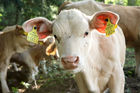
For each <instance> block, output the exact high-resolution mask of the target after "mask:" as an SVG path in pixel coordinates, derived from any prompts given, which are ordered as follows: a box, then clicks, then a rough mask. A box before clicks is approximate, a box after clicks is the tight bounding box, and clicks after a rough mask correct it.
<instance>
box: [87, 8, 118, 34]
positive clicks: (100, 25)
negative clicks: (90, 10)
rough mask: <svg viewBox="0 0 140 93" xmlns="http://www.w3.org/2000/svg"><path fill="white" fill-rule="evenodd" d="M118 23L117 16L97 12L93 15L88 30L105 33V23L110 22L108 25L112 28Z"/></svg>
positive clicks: (106, 12) (110, 13)
mask: <svg viewBox="0 0 140 93" xmlns="http://www.w3.org/2000/svg"><path fill="white" fill-rule="evenodd" d="M118 21H119V15H118V14H116V13H114V12H111V11H105V12H104V11H103V12H97V13H95V14H94V15H93V18H92V19H91V21H90V28H91V29H96V30H97V31H98V32H100V33H106V32H105V29H106V28H107V23H108V22H110V24H111V25H112V26H113V25H114V27H115V25H116V24H117V23H118Z"/></svg>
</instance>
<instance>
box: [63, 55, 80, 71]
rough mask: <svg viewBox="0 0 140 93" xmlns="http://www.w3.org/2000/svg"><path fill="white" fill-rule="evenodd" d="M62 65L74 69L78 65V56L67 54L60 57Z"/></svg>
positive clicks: (67, 68)
mask: <svg viewBox="0 0 140 93" xmlns="http://www.w3.org/2000/svg"><path fill="white" fill-rule="evenodd" d="M61 62H62V65H63V67H64V69H66V70H74V69H76V68H77V67H78V63H79V57H78V56H67V57H62V58H61Z"/></svg>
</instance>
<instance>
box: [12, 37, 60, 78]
mask: <svg viewBox="0 0 140 93" xmlns="http://www.w3.org/2000/svg"><path fill="white" fill-rule="evenodd" d="M52 46H53V47H52ZM48 47H51V48H50V51H49V53H52V52H54V55H52V56H56V57H57V56H58V55H56V54H57V53H56V52H57V50H56V49H55V48H56V45H55V40H54V38H53V37H50V38H48V39H47V40H46V41H45V42H44V44H43V45H36V46H35V47H33V48H30V49H28V50H26V51H25V52H23V53H16V54H14V55H13V56H12V58H11V62H16V63H18V64H22V65H23V64H24V65H26V66H27V67H28V68H29V72H30V74H29V75H30V76H29V81H36V80H35V76H36V75H37V74H38V67H39V66H41V68H42V71H43V73H44V74H47V71H46V60H47V61H50V60H51V59H52V56H50V55H46V48H48Z"/></svg>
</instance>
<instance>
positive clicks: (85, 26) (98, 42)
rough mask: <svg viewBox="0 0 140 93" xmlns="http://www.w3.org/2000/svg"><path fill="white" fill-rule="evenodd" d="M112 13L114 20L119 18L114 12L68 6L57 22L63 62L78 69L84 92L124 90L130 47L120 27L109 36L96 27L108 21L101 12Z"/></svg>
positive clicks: (77, 72)
mask: <svg viewBox="0 0 140 93" xmlns="http://www.w3.org/2000/svg"><path fill="white" fill-rule="evenodd" d="M110 15H111V16H113V17H110V20H111V22H113V20H118V19H119V16H118V15H117V14H115V13H112V12H99V13H96V14H94V15H93V16H87V15H85V14H83V13H82V12H80V11H78V10H76V9H71V10H64V11H62V12H61V13H60V14H59V16H58V18H57V19H56V20H55V22H54V24H53V34H54V35H55V37H57V40H58V41H59V43H58V51H59V54H60V57H61V63H62V66H63V68H64V69H66V70H70V71H73V72H74V73H76V77H75V80H76V82H77V84H78V87H79V89H80V93H89V92H90V93H102V92H103V91H104V90H105V89H106V88H109V89H110V92H111V93H124V73H123V65H124V61H125V48H126V47H125V39H124V35H123V33H122V30H121V29H120V28H119V27H117V29H116V33H115V34H113V35H111V36H109V37H106V36H105V35H104V34H101V33H100V32H98V30H96V29H95V28H100V27H101V26H103V25H105V24H104V23H98V21H104V20H102V19H97V18H98V16H107V17H109V16H110ZM116 22H117V21H116ZM96 24H100V25H99V26H98V27H96Z"/></svg>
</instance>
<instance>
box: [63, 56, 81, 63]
mask: <svg viewBox="0 0 140 93" xmlns="http://www.w3.org/2000/svg"><path fill="white" fill-rule="evenodd" d="M62 61H63V62H65V63H67V62H69V63H74V62H77V61H79V57H78V56H67V57H62Z"/></svg>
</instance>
